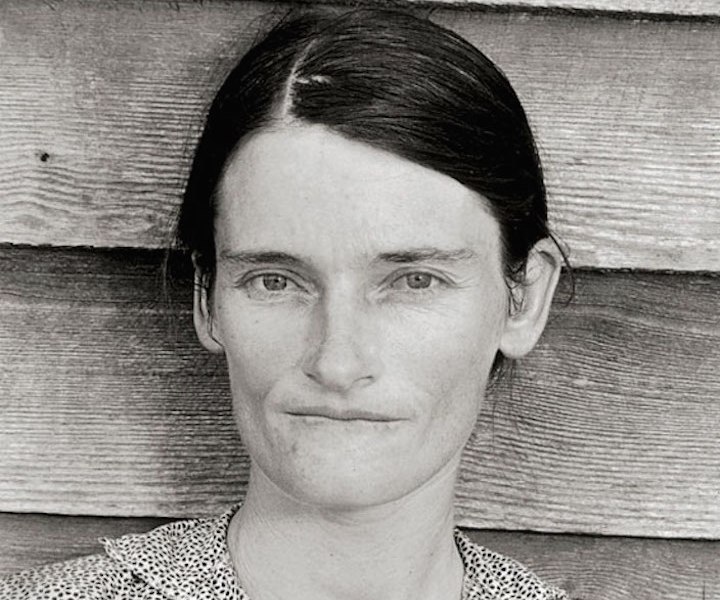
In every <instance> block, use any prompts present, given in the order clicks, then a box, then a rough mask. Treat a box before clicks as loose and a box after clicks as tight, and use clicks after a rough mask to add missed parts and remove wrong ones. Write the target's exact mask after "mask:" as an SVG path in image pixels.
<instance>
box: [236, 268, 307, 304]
mask: <svg viewBox="0 0 720 600" xmlns="http://www.w3.org/2000/svg"><path fill="white" fill-rule="evenodd" d="M240 287H242V288H244V289H245V291H246V292H247V295H248V296H249V297H251V298H255V299H266V298H274V297H282V296H285V295H288V294H295V293H302V292H304V291H305V289H304V288H303V287H302V286H301V285H299V284H298V283H297V282H296V281H295V280H294V279H292V278H291V277H289V276H287V275H283V274H282V273H273V272H270V273H257V274H254V275H251V276H249V277H246V278H245V279H244V280H243V281H241V282H240Z"/></svg>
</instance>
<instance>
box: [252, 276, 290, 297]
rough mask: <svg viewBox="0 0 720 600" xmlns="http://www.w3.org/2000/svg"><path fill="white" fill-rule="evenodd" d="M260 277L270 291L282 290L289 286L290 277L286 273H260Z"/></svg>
mask: <svg viewBox="0 0 720 600" xmlns="http://www.w3.org/2000/svg"><path fill="white" fill-rule="evenodd" d="M258 279H259V280H260V281H261V282H262V286H263V287H264V288H265V289H266V290H267V291H268V292H281V291H282V290H284V289H285V288H287V286H288V278H287V277H285V275H278V274H277V273H271V274H269V275H260V276H259V277H258Z"/></svg>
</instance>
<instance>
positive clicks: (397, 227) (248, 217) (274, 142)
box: [216, 125, 499, 255]
mask: <svg viewBox="0 0 720 600" xmlns="http://www.w3.org/2000/svg"><path fill="white" fill-rule="evenodd" d="M219 191H220V194H219V206H218V218H217V222H216V237H217V240H216V241H217V246H218V249H219V250H220V251H222V250H235V249H241V250H243V249H246V248H250V249H252V248H253V247H261V248H263V249H272V250H279V251H291V252H292V251H296V252H304V253H305V254H310V255H312V254H313V253H314V252H317V253H320V254H321V253H322V252H331V253H337V252H342V251H347V249H349V248H354V249H355V250H356V251H358V252H366V253H373V252H381V251H392V250H397V249H403V248H406V247H419V246H423V247H428V246H436V247H440V248H443V247H453V248H455V247H458V246H472V247H473V249H475V250H476V251H477V250H480V251H483V252H491V253H493V252H496V250H497V246H498V241H499V239H498V237H499V229H498V227H497V223H496V222H495V219H494V218H493V217H492V216H491V215H490V214H489V211H488V210H487V208H486V206H485V203H484V202H485V201H484V200H483V199H482V198H481V197H480V196H479V195H478V194H476V193H474V192H472V191H471V190H469V189H468V188H466V187H465V186H463V185H462V184H460V183H459V182H457V181H456V180H454V179H452V178H451V177H448V176H446V175H444V174H442V173H439V172H437V171H434V170H432V169H428V168H425V167H423V166H420V165H418V164H416V163H413V162H411V161H408V160H405V159H403V158H401V157H399V156H397V155H394V154H392V153H389V152H386V151H383V150H380V149H377V148H374V147H372V146H369V145H367V144H363V143H361V142H357V141H353V140H349V139H347V138H344V137H342V136H341V135H339V134H336V133H333V132H331V131H329V130H328V129H326V128H324V127H322V126H318V125H292V126H286V127H283V128H281V129H277V130H266V131H263V132H261V133H259V134H256V135H254V136H253V137H251V138H250V139H249V140H248V141H246V142H245V143H244V144H243V145H242V147H241V148H240V149H239V150H238V151H237V152H236V153H235V155H234V156H233V157H232V159H231V160H230V162H229V164H228V166H227V168H226V171H225V174H224V176H223V179H222V181H221V185H220V190H219ZM237 246H241V248H236V247H237Z"/></svg>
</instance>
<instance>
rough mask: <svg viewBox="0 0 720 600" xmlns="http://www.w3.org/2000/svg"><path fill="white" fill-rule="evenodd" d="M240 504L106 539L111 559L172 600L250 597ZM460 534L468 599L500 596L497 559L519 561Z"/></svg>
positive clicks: (501, 584)
mask: <svg viewBox="0 0 720 600" xmlns="http://www.w3.org/2000/svg"><path fill="white" fill-rule="evenodd" d="M239 508H240V503H238V504H235V505H234V506H232V507H231V508H229V509H228V510H226V511H225V512H224V513H223V514H222V515H221V516H220V517H218V518H214V519H190V520H185V521H177V522H173V523H168V524H166V525H162V526H160V527H157V528H156V529H153V530H152V531H149V532H148V533H142V534H128V535H124V536H122V537H121V538H118V539H114V540H109V539H102V540H101V542H102V543H103V546H104V547H105V552H106V553H107V554H108V556H110V558H112V559H113V560H115V561H116V562H118V563H119V564H120V565H122V566H123V567H124V568H126V569H128V570H129V571H131V572H132V573H133V574H134V575H135V576H137V577H139V578H140V579H141V580H143V581H144V582H145V583H146V584H147V585H149V586H150V587H152V588H153V589H155V590H157V591H158V592H159V593H160V594H162V595H163V596H165V597H167V598H173V599H178V600H210V599H213V600H249V598H248V597H247V595H246V594H245V592H244V591H243V590H242V588H240V586H239V584H238V581H237V578H236V576H235V571H234V569H233V566H232V561H231V558H230V553H229V551H228V547H227V542H226V536H227V531H228V527H229V525H230V520H231V519H232V516H233V515H234V514H235V512H236V511H237V510H238V509H239ZM454 535H455V543H456V545H457V548H458V551H459V553H460V557H461V559H462V561H463V566H464V569H465V574H464V579H463V594H462V600H491V599H494V598H500V597H501V595H502V591H501V590H502V588H503V587H504V582H503V578H502V577H501V576H500V575H501V574H502V573H503V572H505V573H506V574H507V568H504V569H497V568H494V563H495V562H497V561H498V559H500V560H501V561H502V562H503V563H505V562H506V561H507V562H509V563H512V562H513V561H509V560H508V559H505V558H504V557H500V556H499V555H497V554H495V553H494V552H491V551H489V550H487V549H485V548H483V547H481V546H477V545H476V544H475V543H473V542H472V541H471V540H470V539H469V538H468V537H466V536H465V535H464V534H463V533H462V532H461V531H460V530H459V529H458V528H455V531H454ZM498 566H499V565H498ZM504 566H506V567H507V565H504ZM511 571H512V569H511Z"/></svg>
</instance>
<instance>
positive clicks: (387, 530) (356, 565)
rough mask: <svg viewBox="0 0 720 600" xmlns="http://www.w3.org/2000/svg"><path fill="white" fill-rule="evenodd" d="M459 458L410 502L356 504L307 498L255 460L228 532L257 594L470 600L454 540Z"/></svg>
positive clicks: (315, 599)
mask: <svg viewBox="0 0 720 600" xmlns="http://www.w3.org/2000/svg"><path fill="white" fill-rule="evenodd" d="M456 472H457V462H455V463H454V464H451V465H448V468H447V469H446V470H444V471H442V472H440V473H438V474H436V476H435V477H434V478H433V480H432V481H430V482H428V483H426V484H425V485H424V486H423V487H422V488H421V489H419V490H416V491H415V492H413V493H412V494H410V495H408V496H407V497H405V498H401V499H399V500H395V501H393V502H391V503H387V504H383V505H378V506H372V507H364V508H362V509H354V510H344V511H338V510H330V509H324V508H321V507H314V506H309V505H307V504H303V503H300V502H298V501H296V500H295V499H293V498H291V497H289V496H288V495H287V494H285V493H284V492H282V491H281V490H279V489H278V488H277V487H276V486H275V485H274V484H273V483H272V482H270V481H269V480H268V479H267V477H265V476H264V474H263V473H262V472H261V471H260V470H259V469H258V468H257V466H256V465H253V466H252V468H251V478H250V486H249V488H248V494H247V497H246V499H245V502H244V503H243V506H242V507H241V508H240V510H239V511H238V512H237V513H236V514H235V516H234V517H233V519H232V522H231V524H230V529H229V531H228V547H229V550H230V555H231V557H232V561H233V564H234V567H235V570H236V572H237V575H238V577H239V579H240V582H241V584H242V587H243V588H244V590H245V591H246V592H247V594H248V595H249V597H250V598H252V599H253V600H287V599H288V598H293V599H294V600H338V599H343V600H369V599H370V598H373V599H374V600H391V599H392V600H409V599H410V598H413V599H416V600H438V599H440V598H442V599H443V600H447V598H456V599H459V598H460V597H461V590H462V580H463V565H462V561H461V559H460V556H459V554H458V551H457V548H456V546H455V540H454V534H453V527H454V520H453V489H454V484H455V477H456Z"/></svg>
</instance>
